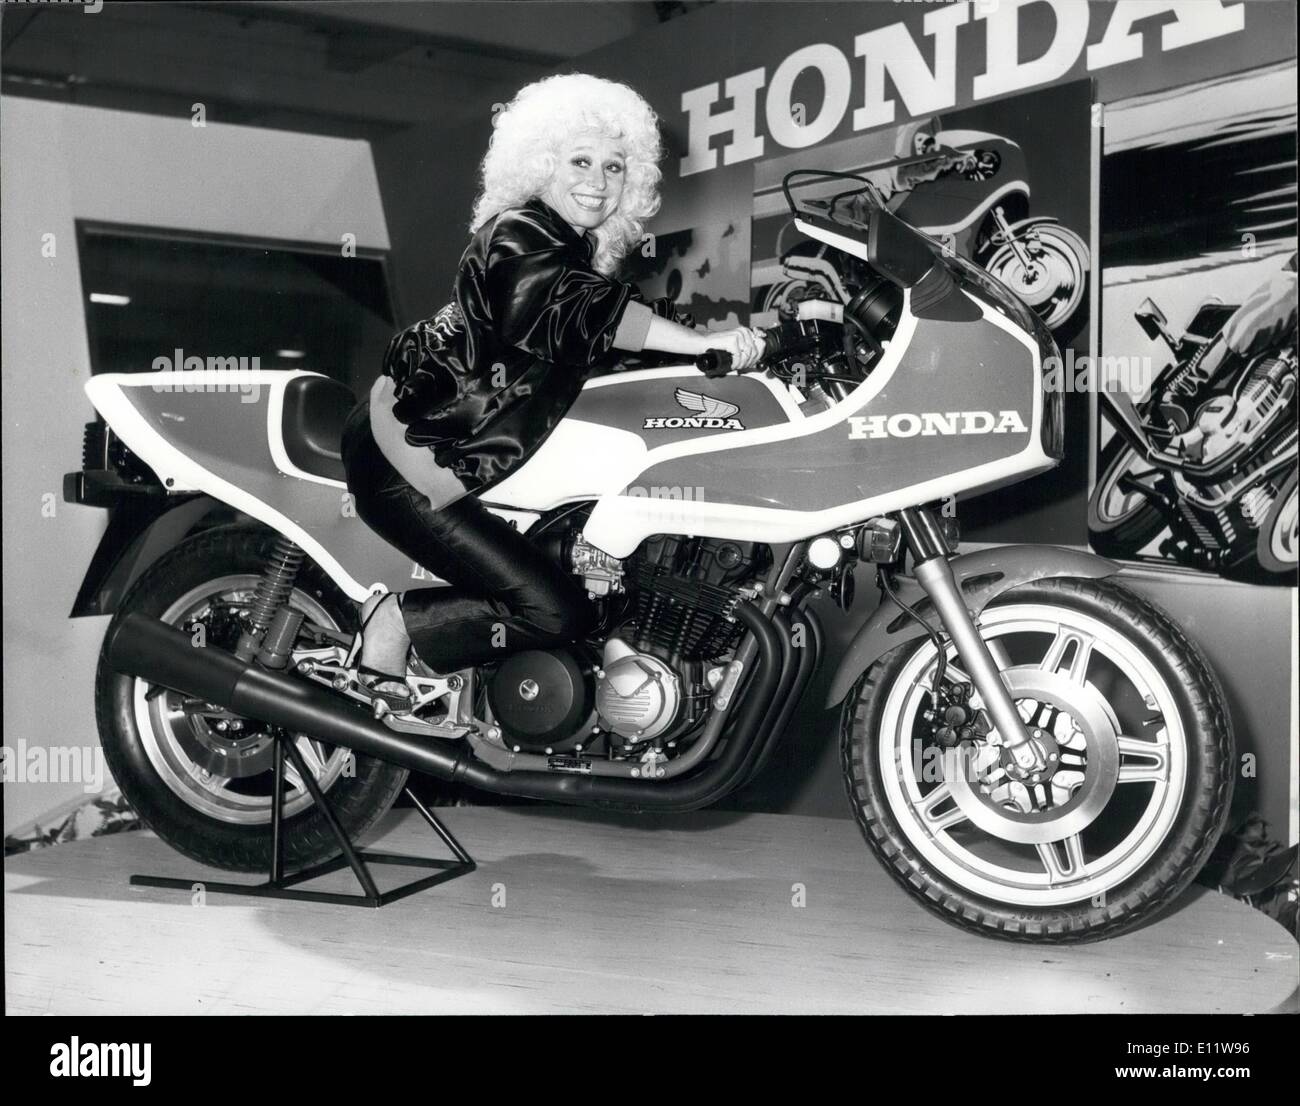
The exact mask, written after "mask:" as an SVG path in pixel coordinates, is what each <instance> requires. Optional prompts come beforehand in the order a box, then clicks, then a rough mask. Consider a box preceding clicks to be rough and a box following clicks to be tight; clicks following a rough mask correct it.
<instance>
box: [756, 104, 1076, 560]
mask: <svg viewBox="0 0 1300 1106" xmlns="http://www.w3.org/2000/svg"><path fill="white" fill-rule="evenodd" d="M798 106H799V103H798V102H796V108H797V107H798ZM1092 131H1093V123H1092V86H1091V83H1090V82H1089V81H1086V80H1081V81H1071V82H1068V83H1065V84H1062V85H1059V86H1056V87H1054V88H1046V89H1039V90H1037V91H1035V92H1034V93H1033V94H1032V95H1029V96H1013V97H1010V98H1008V99H1005V100H1000V101H997V102H994V103H989V104H982V105H980V106H978V107H974V108H969V109H966V110H963V111H954V112H951V113H949V114H945V115H943V116H929V117H925V118H921V119H916V120H912V121H910V122H907V123H903V124H900V125H899V126H897V127H887V128H884V129H881V130H875V131H870V132H868V133H865V134H862V135H859V136H855V137H854V138H851V139H848V140H845V141H842V142H835V143H828V144H825V145H822V146H819V147H818V148H817V151H816V164H817V165H818V167H819V168H825V169H828V170H835V171H839V172H844V173H857V174H861V175H862V176H864V177H865V178H866V179H868V180H870V181H871V182H872V183H873V184H874V185H875V187H876V190H877V192H878V194H879V196H880V197H881V198H882V199H883V201H884V203H885V206H886V208H887V209H888V210H889V211H890V212H892V213H893V214H894V215H897V216H898V217H899V218H901V219H903V220H904V221H905V222H907V223H909V224H910V225H912V226H914V227H916V228H917V229H919V230H922V231H924V232H925V233H926V234H928V235H930V236H931V237H932V238H934V239H935V240H936V241H938V242H939V243H940V244H941V245H942V247H943V249H944V251H945V252H947V253H950V254H951V255H952V256H956V257H960V258H962V259H963V260H965V261H969V262H971V263H972V264H974V265H977V266H979V267H980V268H982V269H984V270H985V271H986V272H988V273H990V274H991V275H993V276H994V277H996V278H997V279H998V280H999V281H1000V282H1002V283H1003V284H1005V285H1006V286H1007V287H1009V288H1011V289H1013V291H1014V292H1015V294H1016V295H1017V296H1018V297H1019V298H1020V299H1021V300H1022V301H1024V302H1025V303H1026V304H1027V305H1028V306H1029V307H1031V308H1032V309H1033V310H1034V312H1035V313H1036V314H1037V315H1038V316H1039V318H1041V319H1042V320H1043V322H1044V323H1046V325H1047V326H1048V327H1049V329H1051V331H1052V336H1053V338H1054V339H1055V340H1056V342H1057V344H1058V345H1059V346H1060V348H1061V350H1062V352H1063V353H1065V352H1066V351H1073V356H1075V357H1084V356H1087V355H1088V353H1089V341H1090V330H1089V325H1088V324H1089V313H1090V310H1091V293H1092V283H1091V278H1090V271H1091V268H1092V260H1091V257H1090V254H1089V247H1088V243H1089V240H1090V238H1091V231H1092V224H1091V207H1090V203H1091V198H1090V184H1089V163H1090V158H1091V156H1092V154H1091V147H1092V138H1093V133H1092ZM807 160H808V159H807V155H806V154H794V155H791V154H784V155H780V156H777V157H772V158H769V159H767V160H765V161H761V162H759V163H758V164H757V165H756V167H755V177H754V183H755V187H754V208H753V224H752V230H751V236H752V267H751V303H750V309H751V316H750V317H751V321H752V322H753V323H754V325H757V326H773V325H776V324H778V323H780V322H782V321H784V320H787V319H790V318H793V317H795V315H796V314H797V312H798V310H799V304H800V303H801V302H802V301H804V300H816V299H830V300H832V301H834V302H837V303H845V304H848V303H851V302H853V301H854V300H855V298H859V299H860V301H861V302H863V303H866V304H867V306H868V309H869V310H872V311H875V312H876V313H880V312H882V311H885V310H886V309H887V306H886V304H885V303H884V302H883V301H882V299H881V292H880V289H879V288H878V286H877V285H878V282H872V281H870V280H869V279H868V278H867V274H866V273H865V271H857V270H855V268H854V265H853V261H852V259H847V260H846V258H845V255H844V254H843V253H842V252H840V251H837V250H835V249H833V248H831V247H828V246H826V245H824V244H822V243H819V242H817V241H815V240H812V239H810V238H808V237H807V236H806V235H804V234H802V233H800V232H799V230H798V229H797V228H796V227H795V225H794V221H793V220H792V219H791V218H790V216H789V212H788V211H787V210H786V206H785V202H784V198H783V194H782V188H781V182H782V179H783V178H784V176H785V174H786V173H788V172H790V171H791V170H792V169H796V168H799V167H800V166H803V165H806V164H807ZM845 187H846V186H845V185H844V183H843V182H838V183H837V182H836V181H835V180H828V181H825V182H822V183H817V182H811V183H808V184H807V185H806V186H801V187H800V193H801V194H803V195H806V196H808V197H816V196H823V197H831V196H834V195H835V194H836V193H838V192H840V191H842V190H843V189H844V188H845ZM1063 406H1064V418H1065V435H1066V439H1067V441H1070V442H1078V443H1079V448H1072V449H1069V450H1067V452H1066V457H1065V460H1064V461H1063V463H1062V464H1061V465H1060V467H1058V468H1057V469H1055V470H1053V471H1052V472H1049V473H1044V474H1043V475H1042V476H1039V477H1036V478H1035V479H1033V480H1029V481H1026V482H1025V483H1023V484H1020V485H1017V486H1016V487H1015V488H1014V489H1008V490H1005V491H1002V492H993V493H991V494H988V495H983V496H979V497H977V498H974V499H970V500H962V502H961V519H962V527H963V530H964V531H965V532H966V533H968V534H969V535H970V536H971V537H972V539H973V540H977V541H1025V540H1035V541H1047V542H1056V543H1060V544H1066V545H1084V544H1085V543H1086V541H1087V533H1086V531H1085V529H1084V525H1083V518H1084V515H1085V513H1086V500H1087V481H1088V458H1087V450H1086V449H1085V448H1083V443H1085V442H1086V441H1088V436H1089V420H1090V412H1089V404H1088V397H1087V396H1086V395H1085V394H1083V393H1079V392H1072V391H1069V390H1067V394H1066V395H1065V396H1064V404H1063Z"/></svg>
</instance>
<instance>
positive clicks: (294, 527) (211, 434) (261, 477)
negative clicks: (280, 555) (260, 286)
mask: <svg viewBox="0 0 1300 1106" xmlns="http://www.w3.org/2000/svg"><path fill="white" fill-rule="evenodd" d="M295 375H299V374H295V373H282V372H274V371H268V370H258V371H253V372H247V373H227V372H207V371H204V372H185V373H133V374H117V373H115V374H104V375H101V376H95V377H92V378H91V380H90V381H89V383H87V385H86V394H87V395H88V396H89V397H90V401H91V402H92V403H93V404H94V405H95V408H96V410H98V411H99V412H100V413H101V414H102V415H103V416H104V418H105V419H106V420H107V421H108V423H109V425H110V426H112V427H113V430H114V432H115V433H116V434H117V435H118V436H119V437H120V438H121V439H122V440H123V441H124V442H125V443H126V444H127V446H128V448H130V449H131V450H132V451H133V452H134V453H136V454H137V455H138V456H139V457H140V458H141V459H142V460H144V461H145V462H146V463H147V464H148V465H149V466H150V467H151V468H152V469H153V470H154V471H155V472H156V473H157V474H158V477H159V479H160V480H162V481H163V483H164V485H165V486H167V487H168V488H170V489H172V490H175V491H185V490H194V491H203V492H206V493H207V494H209V495H211V496H213V497H214V498H216V499H219V500H221V501H222V502H224V503H228V504H230V505H231V506H232V507H237V508H238V509H240V510H242V511H246V512H247V513H248V514H250V515H252V516H253V517H254V518H256V519H258V520H260V521H261V522H264V523H266V525H268V526H270V527H272V528H273V529H275V530H277V531H279V532H280V533H282V534H284V535H285V536H287V537H289V538H291V539H292V540H293V541H295V542H297V543H298V544H299V545H300V546H302V547H303V549H305V550H306V551H307V554H308V556H310V557H311V558H312V559H313V560H314V561H316V563H317V564H319V565H320V566H321V568H323V569H324V570H325V571H326V572H327V573H329V575H330V577H331V578H332V579H333V580H334V581H335V582H336V583H337V584H338V585H339V586H340V587H341V588H342V589H343V591H344V592H346V593H347V594H348V595H349V596H350V597H351V598H353V599H357V600H360V599H363V598H364V597H365V596H366V595H367V594H368V592H369V590H370V588H371V586H372V585H374V584H379V585H381V586H382V587H384V588H386V589H388V590H392V591H404V590H406V589H408V588H411V587H420V586H425V585H431V584H436V583H440V581H438V580H437V578H436V577H434V576H432V575H431V574H430V573H428V572H427V571H426V570H425V569H423V568H420V567H419V566H417V565H414V564H413V563H412V562H411V561H410V560H408V559H407V558H406V557H405V556H404V555H403V554H402V553H401V552H400V551H398V550H397V549H394V548H393V547H392V546H391V545H389V544H388V543H387V542H386V541H384V540H383V539H382V538H381V537H380V536H379V535H378V534H376V533H374V531H372V530H371V529H370V528H369V527H368V526H367V525H366V524H365V523H364V522H363V521H362V520H361V519H360V518H358V517H357V515H356V512H355V511H354V510H352V508H351V502H350V500H349V499H348V498H347V495H346V493H347V487H346V486H345V485H344V484H343V482H342V481H339V480H330V479H326V478H323V477H316V476H310V475H309V474H306V473H302V472H301V471H300V470H298V469H297V468H296V466H294V465H293V464H292V462H291V461H289V459H288V457H287V456H286V455H285V451H284V448H283V444H282V442H281V440H280V431H279V427H280V425H281V416H282V410H283V399H284V395H283V393H284V387H285V384H286V383H287V382H288V381H289V380H290V379H292V378H293V377H294V376H295ZM522 524H523V521H522V520H521V525H522Z"/></svg>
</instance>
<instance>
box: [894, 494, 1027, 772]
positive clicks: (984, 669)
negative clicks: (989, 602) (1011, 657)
mask: <svg viewBox="0 0 1300 1106" xmlns="http://www.w3.org/2000/svg"><path fill="white" fill-rule="evenodd" d="M898 519H899V522H900V523H901V524H902V527H903V536H904V538H905V539H906V541H907V544H908V547H909V548H910V549H911V551H912V557H913V559H914V561H915V569H914V574H915V577H916V582H917V583H918V584H920V585H921V587H922V588H923V589H924V590H925V593H926V595H928V596H929V597H930V602H932V603H933V604H934V608H935V610H936V611H938V613H939V619H940V621H941V622H942V623H943V626H944V629H946V630H947V631H948V635H949V637H951V638H952V642H953V645H955V646H956V647H957V655H958V656H959V657H961V660H962V664H963V665H964V666H965V668H966V671H967V672H968V673H969V674H970V678H971V681H972V682H973V683H974V684H975V687H976V689H977V690H978V691H979V693H980V697H981V698H982V699H983V700H984V708H985V709H986V710H987V711H988V712H989V716H990V718H991V719H992V722H993V725H994V726H995V727H996V728H997V731H998V735H999V736H1000V737H1001V738H1002V745H1003V747H1004V748H1005V749H1006V750H1007V752H1008V753H1009V754H1010V755H1011V758H1012V759H1013V760H1014V761H1015V762H1016V765H1017V767H1019V768H1021V769H1022V770H1024V771H1026V772H1038V771H1041V770H1042V768H1043V767H1044V766H1045V762H1044V761H1043V757H1042V752H1041V750H1040V749H1039V748H1038V746H1037V744H1036V743H1035V742H1034V741H1032V740H1031V739H1030V736H1029V731H1028V730H1027V729H1026V728H1025V723H1024V719H1022V718H1021V717H1020V712H1019V711H1018V710H1016V704H1015V701H1014V700H1013V699H1012V698H1011V693H1010V692H1009V691H1007V688H1006V684H1004V683H1003V682H1002V675H1001V665H1000V664H999V661H998V659H996V658H995V657H994V656H993V654H992V652H990V650H989V646H988V643H987V642H985V640H984V639H983V637H981V636H980V632H979V627H977V626H976V625H975V619H974V618H973V617H972V615H971V612H970V611H969V610H968V609H967V607H966V600H965V598H964V597H963V596H962V592H961V588H960V587H959V586H958V585H957V577H956V576H954V575H953V571H952V567H951V566H950V565H949V564H948V548H947V545H946V544H945V542H944V539H943V535H942V533H940V530H939V527H938V524H937V523H936V522H935V521H934V516H933V515H932V514H930V512H929V511H927V510H925V509H924V508H921V507H909V508H906V509H904V510H902V511H899V512H898ZM1002 660H1003V661H1005V660H1006V657H1005V654H1004V655H1003V656H1002ZM938 690H939V689H938V688H936V689H935V691H936V692H937V691H938Z"/></svg>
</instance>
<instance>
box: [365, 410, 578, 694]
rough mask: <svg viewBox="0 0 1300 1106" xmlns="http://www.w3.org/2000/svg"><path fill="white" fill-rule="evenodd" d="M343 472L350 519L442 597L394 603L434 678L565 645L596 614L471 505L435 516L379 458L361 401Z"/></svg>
mask: <svg viewBox="0 0 1300 1106" xmlns="http://www.w3.org/2000/svg"><path fill="white" fill-rule="evenodd" d="M342 454H343V466H344V468H345V469H346V471H347V481H348V491H349V492H351V493H352V497H353V500H354V503H355V505H356V510H357V514H358V516H360V518H361V519H362V520H363V521H364V522H365V523H366V525H367V526H369V527H370V528H371V529H372V530H374V531H375V532H376V533H378V534H379V535H380V536H381V537H383V538H384V539H385V540H386V541H387V542H388V543H389V544H391V545H393V546H395V547H396V548H398V549H400V550H401V551H402V552H403V553H405V554H406V555H407V556H408V557H410V558H411V559H412V560H413V561H416V562H418V563H419V564H421V565H423V566H424V567H425V568H426V569H428V570H429V571H430V572H433V573H436V574H437V575H438V576H440V577H442V579H444V580H446V581H447V582H448V583H449V584H450V585H452V586H451V587H445V588H444V587H429V588H413V589H412V590H410V591H407V592H405V593H404V594H403V595H402V597H401V606H402V618H403V620H404V621H405V623H406V632H407V633H408V634H410V636H411V642H412V644H413V645H414V646H415V651H416V653H417V654H418V655H419V657H420V659H421V660H423V661H424V662H425V663H426V664H427V665H429V666H430V667H431V668H433V669H434V670H435V671H436V672H439V673H448V672H454V671H455V670H456V669H459V668H468V667H471V666H474V665H479V664H485V663H488V662H491V661H498V660H501V659H503V658H504V657H506V656H509V655H510V654H511V653H516V652H518V651H519V650H521V649H532V648H545V647H548V646H553V645H559V644H563V643H566V642H571V641H574V640H575V639H577V638H580V637H582V636H583V635H584V634H586V633H587V632H588V631H590V630H591V629H592V627H593V625H594V623H595V615H596V612H595V608H594V607H593V605H592V604H591V603H590V602H589V601H588V600H587V597H586V593H585V592H584V591H583V589H582V587H581V585H580V584H579V583H578V581H577V580H576V579H575V578H574V577H573V576H572V575H571V574H569V573H566V572H564V571H563V569H561V568H560V566H559V565H558V564H555V563H554V562H553V561H551V560H550V559H549V558H548V557H546V556H544V555H543V553H542V552H541V550H539V549H538V548H537V547H536V546H535V545H534V544H533V543H532V542H531V541H530V540H529V539H528V538H527V537H526V536H525V535H523V534H521V533H519V532H518V531H517V530H515V529H514V528H513V527H512V526H511V525H510V524H509V523H507V522H506V521H505V520H504V519H501V518H499V517H497V516H496V515H494V514H492V513H491V512H490V511H489V510H488V509H487V508H486V507H484V506H483V504H482V503H480V502H479V501H478V499H476V498H475V497H474V496H473V495H465V496H462V497H461V498H460V499H458V500H456V501H455V502H454V503H451V504H450V505H448V506H447V507H444V508H442V509H441V510H434V508H433V506H432V504H431V503H430V502H429V499H428V497H427V496H425V495H422V494H421V493H420V492H418V491H416V489H415V488H413V487H412V486H411V485H410V484H409V483H407V481H406V480H405V479H403V477H402V476H401V474H400V473H398V472H397V470H396V469H394V468H393V466H392V465H391V464H389V462H388V460H387V458H385V457H384V455H383V453H382V452H380V449H379V446H378V445H377V444H376V443H375V439H374V436H373V435H372V434H371V432H370V402H369V400H362V401H361V402H360V403H359V404H358V405H357V406H356V408H354V409H353V411H352V413H351V415H349V416H348V421H347V424H346V426H345V427H344V431H343V446H342Z"/></svg>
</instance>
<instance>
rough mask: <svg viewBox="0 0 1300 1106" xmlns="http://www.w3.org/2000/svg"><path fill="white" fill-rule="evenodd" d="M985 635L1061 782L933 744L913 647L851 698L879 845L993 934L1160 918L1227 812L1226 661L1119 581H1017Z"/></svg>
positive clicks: (922, 886) (856, 803) (896, 865)
mask: <svg viewBox="0 0 1300 1106" xmlns="http://www.w3.org/2000/svg"><path fill="white" fill-rule="evenodd" d="M980 630H981V634H982V635H983V637H984V638H985V640H986V641H988V642H989V645H990V650H991V651H992V652H993V653H994V655H995V656H996V657H997V658H998V660H999V663H1000V664H1001V665H1002V667H1003V669H1004V674H1003V677H1004V679H1005V680H1006V681H1007V683H1008V686H1009V687H1010V688H1011V689H1012V697H1013V699H1015V701H1016V703H1017V706H1018V708H1019V710H1020V713H1021V716H1022V717H1023V718H1024V719H1025V720H1026V724H1027V726H1028V727H1029V728H1030V732H1031V734H1033V735H1034V740H1035V741H1036V743H1037V744H1039V745H1040V747H1041V748H1042V749H1043V753H1044V758H1045V759H1046V760H1047V761H1048V764H1049V771H1048V773H1047V775H1048V777H1049V778H1047V779H1046V780H1045V781H1043V782H1038V783H1032V782H1031V783H1025V782H1022V781H1019V780H1017V779H1016V778H1015V773H1014V765H1011V767H1012V769H1013V770H1012V771H1008V765H1009V764H1010V760H1009V757H1008V756H1007V754H1005V753H1004V752H1003V750H1002V749H1001V748H1000V747H999V746H998V745H996V744H994V743H992V742H990V741H989V740H987V739H980V740H976V741H975V742H963V743H962V744H961V745H959V746H957V749H956V750H951V751H945V750H943V749H942V748H941V747H940V746H938V745H937V744H936V743H935V740H934V737H933V723H931V722H927V721H926V720H925V718H924V711H925V710H926V709H928V707H929V704H930V695H929V689H928V682H929V681H931V680H933V678H934V670H935V661H936V651H935V647H934V645H933V644H932V643H931V642H930V640H929V639H928V638H923V639H921V640H920V641H913V642H908V643H906V644H904V645H900V646H899V647H898V648H896V649H894V650H892V651H891V652H890V653H888V654H886V655H885V656H884V657H883V658H881V659H880V660H879V661H878V662H876V663H875V664H874V665H873V666H872V667H871V668H869V669H868V670H867V671H866V672H865V673H864V674H863V675H862V676H861V677H860V679H859V680H858V682H857V684H856V685H855V687H854V688H853V690H852V691H851V692H850V694H849V696H848V698H847V699H846V701H845V704H844V710H843V716H842V726H841V735H842V743H841V753H842V766H843V773H844V780H845V784H846V786H847V788H848V792H849V799H850V802H851V803H852V807H853V813H854V816H855V817H856V819H857V822H858V825H859V827H860V828H861V830H862V833H863V836H864V837H865V838H866V841H867V844H868V845H869V846H870V847H871V849H872V851H873V852H874V853H875V854H876V856H877V857H878V858H879V859H880V861H881V863H883V864H884V866H885V867H886V869H887V870H888V871H889V873H890V874H891V875H892V876H893V877H894V878H895V879H896V880H897V881H898V882H899V883H901V884H902V886H903V887H904V888H906V890H907V891H908V892H909V893H911V894H912V895H913V896H914V897H915V898H916V899H917V900H918V901H919V902H920V903H921V904H922V905H924V906H925V907H926V908H927V909H928V910H930V911H932V912H933V913H935V914H937V915H939V916H940V917H942V918H944V919H945V920H946V921H949V922H951V923H953V924H955V925H958V926H961V927H963V928H965V929H969V930H973V931H974V932H977V933H981V934H984V935H987V936H992V937H1000V938H1005V939H1009V940H1019V941H1040V942H1075V941H1090V940H1097V939H1099V938H1103V937H1112V936H1114V935H1116V934H1119V933H1122V932H1124V931H1126V930H1129V929H1132V928H1133V927H1135V926H1137V925H1139V924H1141V923H1143V922H1144V921H1146V920H1148V919H1150V918H1152V917H1154V916H1155V915H1156V914H1157V913H1158V912H1159V911H1160V910H1162V909H1163V908H1164V907H1165V906H1167V905H1168V904H1169V903H1170V902H1172V901H1173V900H1174V899H1175V898H1176V897H1177V896H1178V895H1179V894H1180V893H1181V892H1182V891H1183V889H1184V888H1185V887H1186V886H1187V885H1188V884H1189V883H1190V882H1191V881H1192V879H1193V878H1194V877H1195V876H1196V874H1197V872H1198V871H1199V870H1200V868H1201V866H1202V865H1203V864H1204V862H1205V860H1206V858H1207V857H1208V856H1209V855H1210V852H1211V850H1212V849H1213V848H1214V846H1215V844H1216V842H1217V841H1218V839H1219V836H1220V834H1221V833H1222V831H1223V826H1224V821H1225V819H1226V818H1227V813H1228V804H1229V801H1230V798H1231V793H1232V782H1233V757H1234V754H1233V739H1232V730H1231V726H1230V723H1229V720H1228V716H1227V712H1226V709H1225V707H1224V702H1223V695H1222V692H1221V690H1220V688H1219V686H1218V682H1217V681H1216V679H1215V677H1214V675H1213V673H1212V672H1211V671H1210V670H1209V668H1208V667H1207V666H1206V664H1205V661H1204V660H1203V659H1202V658H1201V656H1200V654H1199V652H1198V651H1197V649H1196V648H1195V646H1193V645H1192V644H1191V643H1190V642H1189V641H1188V640H1187V639H1186V638H1185V637H1183V635H1182V633H1181V632H1180V631H1179V630H1178V628H1177V627H1176V626H1174V624H1173V623H1172V622H1170V621H1169V619H1168V618H1167V617H1166V616H1165V615H1164V614H1163V613H1161V612H1160V611H1159V610H1158V609H1157V608H1155V607H1154V606H1152V605H1151V604H1149V603H1147V602H1146V601H1145V600H1143V599H1141V598H1139V597H1138V596H1136V595H1134V594H1132V593H1131V592H1129V591H1127V590H1126V589H1125V588H1123V587H1121V586H1120V585H1118V584H1116V583H1113V582H1111V581H1109V580H1100V581H1098V580H1077V579H1054V580H1043V581H1038V582H1035V583H1033V584H1027V585H1024V586H1021V587H1018V588H1015V589H1013V590H1011V591H1009V592H1007V593H1005V594H1004V595H1002V596H1000V597H999V598H998V599H997V600H995V601H994V602H993V603H991V604H990V605H989V606H988V607H986V608H985V610H984V611H983V612H982V614H981V615H980ZM948 650H949V657H950V667H949V678H950V679H951V678H953V677H954V676H956V677H957V678H961V672H960V668H958V669H957V670H956V671H955V672H954V671H953V668H952V666H953V665H960V661H959V660H957V658H956V653H955V651H954V650H953V649H952V647H951V645H949V646H948ZM972 704H973V705H979V695H978V692H975V694H974V698H973V700H972Z"/></svg>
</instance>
